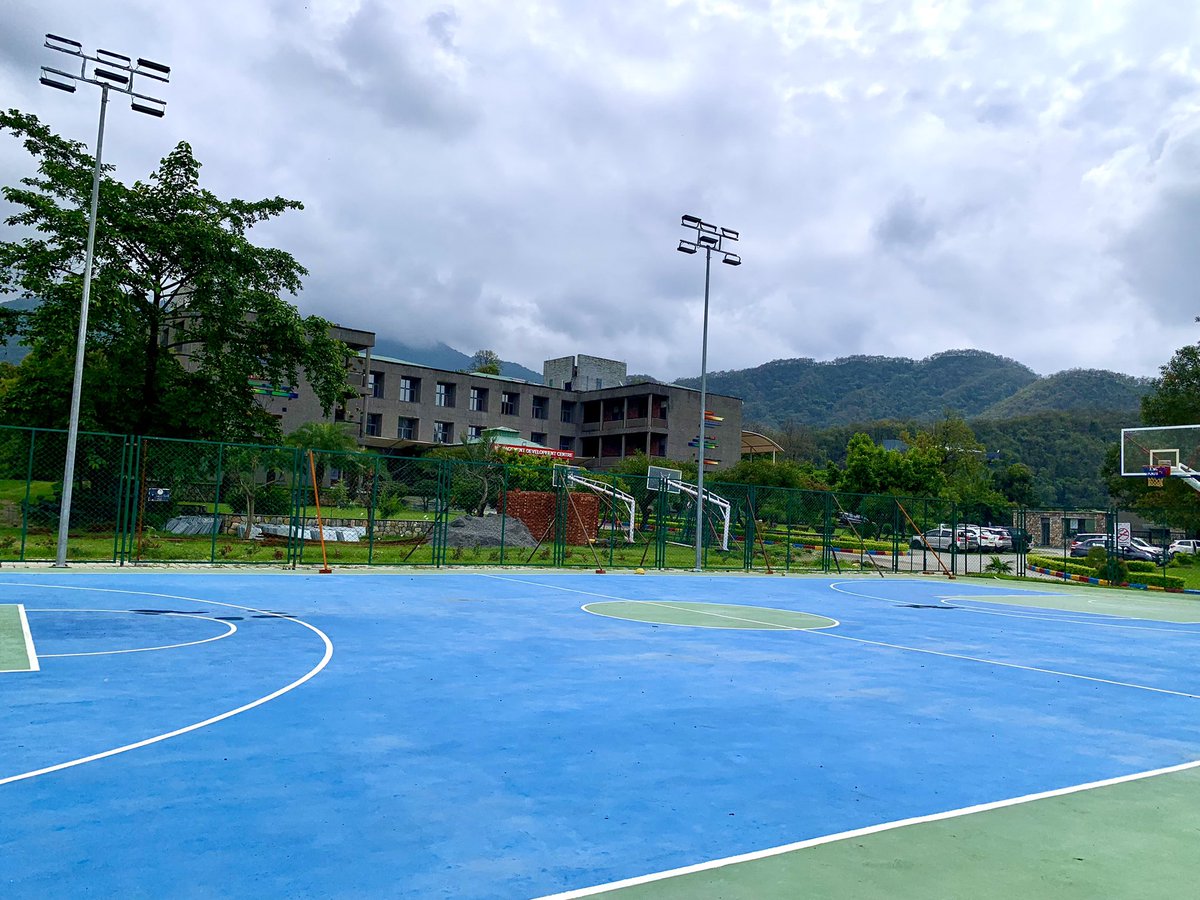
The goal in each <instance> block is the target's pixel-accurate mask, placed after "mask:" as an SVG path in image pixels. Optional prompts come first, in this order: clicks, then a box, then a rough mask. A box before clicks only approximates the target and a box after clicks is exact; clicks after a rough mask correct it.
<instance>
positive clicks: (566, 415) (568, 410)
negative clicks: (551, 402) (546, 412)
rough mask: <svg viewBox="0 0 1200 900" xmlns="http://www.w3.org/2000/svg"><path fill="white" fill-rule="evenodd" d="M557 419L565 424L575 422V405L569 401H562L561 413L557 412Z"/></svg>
mask: <svg viewBox="0 0 1200 900" xmlns="http://www.w3.org/2000/svg"><path fill="white" fill-rule="evenodd" d="M558 417H559V419H560V420H562V421H563V422H567V423H570V422H574V421H575V403H574V402H573V401H571V400H564V401H563V402H562V410H561V412H559V414H558Z"/></svg>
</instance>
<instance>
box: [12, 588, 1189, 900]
mask: <svg viewBox="0 0 1200 900" xmlns="http://www.w3.org/2000/svg"><path fill="white" fill-rule="evenodd" d="M1034 588H1036V585H1024V586H1019V585H1017V584H1016V583H1014V582H1004V581H1000V582H983V581H980V582H970V581H967V582H964V581H947V580H934V579H923V578H887V579H881V578H852V579H841V580H839V579H831V578H818V577H811V578H810V577H794V576H788V577H768V576H740V575H724V576H722V575H716V576H700V575H697V576H693V575H683V574H675V575H648V576H636V575H593V574H579V573H574V574H559V573H546V572H521V571H499V572H498V571H492V572H488V573H486V574H482V573H481V574H475V573H453V574H450V573H418V574H413V573H405V574H379V573H371V574H342V573H335V574H334V575H316V574H313V575H305V574H265V573H255V574H243V573H230V574H225V573H208V574H194V573H161V572H160V573H155V572H133V573H83V572H68V573H51V572H44V571H36V572H21V571H8V570H6V571H5V572H3V573H0V605H16V606H20V607H22V608H23V610H24V615H25V618H26V619H27V621H28V633H29V637H30V638H31V641H32V645H33V647H34V648H35V652H36V655H37V663H38V669H37V670H36V671H17V672H0V698H2V700H3V702H2V704H0V894H2V895H3V896H4V897H5V898H34V897H36V898H43V897H54V896H80V895H85V894H86V895H94V896H125V897H143V896H144V897H164V896H170V897H214V896H222V897H227V896H232V897H268V896H269V897H275V896H290V897H309V896H311V897H343V896H344V897H376V896H378V897H384V896H386V897H422V898H424V897H504V898H510V897H512V898H517V897H528V898H532V897H539V896H544V895H549V894H555V893H558V892H568V891H573V890H579V889H583V888H587V887H589V886H594V885H602V884H608V883H611V882H614V881H618V880H621V879H628V878H633V877H636V876H641V875H645V874H647V873H654V872H661V871H664V870H668V869H673V868H677V867H683V866H689V865H693V864H697V863H702V862H705V861H708V860H715V859H721V858H725V857H729V856H733V855H736V854H744V853H749V852H753V851H757V850H761V849H764V848H770V847H775V846H778V845H783V844H788V843H792V842H796V841H802V840H806V839H809V838H814V837H818V836H822V835H830V834H836V833H839V832H844V831H847V830H851V829H857V828H863V827H867V826H872V825H877V824H880V823H886V822H891V821H895V820H900V819H905V818H909V817H915V816H924V815H929V814H934V813H938V812H943V811H947V810H955V809H959V808H962V807H967V806H972V805H975V804H982V803H989V802H992V801H998V800H1003V799H1005V798H1013V797H1021V796H1024V795H1027V794H1031V793H1036V792H1041V791H1048V790H1053V789H1056V788H1062V787H1067V786H1071V785H1077V784H1081V783H1085V782H1091V781H1097V780H1100V779H1108V778H1115V777H1118V776H1123V775H1128V774H1131V773H1136V772H1141V771H1145V770H1150V769H1156V768H1161V767H1166V766H1173V765H1178V764H1181V763H1187V762H1191V761H1193V760H1196V759H1198V758H1200V716H1197V715H1196V709H1197V707H1196V700H1197V697H1198V695H1200V652H1198V650H1200V625H1197V624H1188V623H1187V622H1178V621H1177V622H1171V621H1153V620H1150V619H1138V618H1129V617H1121V616H1113V615H1107V614H1102V613H1089V612H1087V611H1079V610H1068V609H1062V608H1056V606H1061V604H1056V602H1054V601H1055V598H1058V597H1060V596H1061V593H1058V594H1056V593H1054V590H1055V589H1053V588H1047V589H1046V590H1045V591H1039V590H1036V589H1034ZM1100 608H1102V607H1097V609H1100ZM793 613H803V614H807V615H793Z"/></svg>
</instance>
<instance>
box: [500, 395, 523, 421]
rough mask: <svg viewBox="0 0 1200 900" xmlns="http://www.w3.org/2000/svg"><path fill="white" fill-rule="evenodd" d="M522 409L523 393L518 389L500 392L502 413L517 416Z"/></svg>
mask: <svg viewBox="0 0 1200 900" xmlns="http://www.w3.org/2000/svg"><path fill="white" fill-rule="evenodd" d="M520 409H521V395H520V394H518V393H517V392H516V391H503V392H501V394H500V413H501V414H502V415H505V416H515V415H517V413H518V412H519V411H520Z"/></svg>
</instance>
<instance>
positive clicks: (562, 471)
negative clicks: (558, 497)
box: [551, 463, 584, 488]
mask: <svg viewBox="0 0 1200 900" xmlns="http://www.w3.org/2000/svg"><path fill="white" fill-rule="evenodd" d="M583 471H584V469H583V467H582V466H568V465H564V464H563V463H555V464H554V467H553V468H552V469H551V475H552V480H551V484H553V485H554V487H556V488H558V487H567V486H568V485H570V483H571V476H572V475H582V474H583Z"/></svg>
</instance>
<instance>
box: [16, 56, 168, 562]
mask: <svg viewBox="0 0 1200 900" xmlns="http://www.w3.org/2000/svg"><path fill="white" fill-rule="evenodd" d="M44 46H45V47H46V48H47V49H49V50H56V51H58V52H59V53H66V54H67V55H69V56H74V57H76V58H77V59H79V74H78V75H73V74H70V73H68V72H63V71H60V70H58V69H52V68H49V67H48V66H42V75H41V78H40V79H39V80H40V81H41V83H42V84H44V85H46V87H52V88H55V89H57V90H60V91H66V92H67V93H69V94H73V93H75V89H76V86H77V84H78V83H79V82H80V81H83V82H85V83H87V84H94V85H95V86H96V87H98V88H100V126H99V129H98V130H97V133H96V162H95V165H94V166H93V167H92V202H91V207H90V210H89V212H88V233H87V252H86V254H85V255H84V262H83V300H82V302H81V303H80V304H79V334H78V335H77V337H76V340H75V376H74V380H73V381H72V383H71V412H70V417H69V419H68V421H67V457H66V461H65V463H64V464H63V488H62V506H61V508H60V509H59V513H58V550H57V553H56V555H55V562H54V567H55V568H58V569H62V568H65V567H66V565H67V533H68V531H69V529H70V525H71V495H72V491H73V488H74V486H75V450H76V447H77V446H78V443H79V401H80V396H81V395H82V393H83V356H84V350H85V349H86V347H87V322H88V302H89V300H90V299H91V296H92V260H93V258H94V255H95V248H96V209H97V207H98V206H99V203H100V172H101V166H102V163H101V160H102V158H103V155H104V114H105V111H106V110H107V108H108V92H109V91H117V92H119V93H122V94H128V95H129V97H130V101H131V106H132V108H133V109H134V110H136V111H137V112H144V113H147V114H149V115H152V116H159V117H161V116H162V115H163V113H164V112H166V107H167V104H166V102H165V101H163V100H158V99H156V98H154V97H147V96H146V95H144V94H139V93H137V92H136V91H135V90H134V79H135V78H136V77H142V76H144V77H149V78H154V79H155V80H157V81H167V77H166V76H167V75H169V74H170V71H171V70H170V69H169V68H167V67H166V66H164V65H162V64H160V63H151V62H149V61H148V60H144V59H140V58H139V59H138V69H136V70H135V69H134V68H133V67H132V62H133V61H132V59H130V57H128V56H126V55H124V54H123V53H114V52H113V51H111V50H97V51H96V53H95V55H88V54H87V53H84V51H83V44H81V43H79V41H75V40H71V39H70V38H65V37H62V36H61V35H57V34H47V35H46V42H45V45H44ZM89 65H90V69H89ZM100 66H104V68H100ZM143 68H150V69H153V70H154V73H157V74H152V73H151V72H144V71H141V70H142V69H143Z"/></svg>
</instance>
